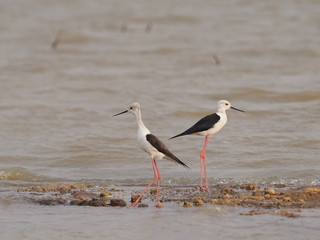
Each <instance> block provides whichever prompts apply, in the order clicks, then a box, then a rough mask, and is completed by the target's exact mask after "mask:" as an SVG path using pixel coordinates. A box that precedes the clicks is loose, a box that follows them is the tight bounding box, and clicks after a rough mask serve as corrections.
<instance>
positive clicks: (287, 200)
mask: <svg viewBox="0 0 320 240" xmlns="http://www.w3.org/2000/svg"><path fill="white" fill-rule="evenodd" d="M283 201H284V202H291V198H290V197H284V198H283Z"/></svg>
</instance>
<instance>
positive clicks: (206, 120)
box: [170, 113, 220, 139]
mask: <svg viewBox="0 0 320 240" xmlns="http://www.w3.org/2000/svg"><path fill="white" fill-rule="evenodd" d="M219 120H220V116H219V115H218V114H216V113H213V114H210V115H208V116H205V117H203V118H201V119H200V120H199V121H198V122H196V123H195V124H194V125H193V126H192V127H191V128H189V129H187V130H186V131H184V132H182V133H180V134H178V135H176V136H174V137H172V138H176V137H181V136H184V135H189V134H194V133H198V132H202V131H206V130H208V129H210V128H212V127H213V126H214V125H215V124H216V123H217V122H218V121H219ZM172 138H170V139H172Z"/></svg>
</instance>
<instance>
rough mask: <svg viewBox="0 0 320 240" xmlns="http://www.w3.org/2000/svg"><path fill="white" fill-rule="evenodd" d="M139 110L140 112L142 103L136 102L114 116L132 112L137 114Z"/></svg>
mask: <svg viewBox="0 0 320 240" xmlns="http://www.w3.org/2000/svg"><path fill="white" fill-rule="evenodd" d="M139 112H140V104H139V103H137V102H135V103H132V104H130V105H129V107H128V109H127V110H125V111H123V112H120V113H117V114H115V115H113V116H114V117H115V116H118V115H121V114H123V113H132V114H134V115H136V116H137V115H138V114H139Z"/></svg>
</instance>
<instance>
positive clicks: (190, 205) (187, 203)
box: [183, 202, 193, 208]
mask: <svg viewBox="0 0 320 240" xmlns="http://www.w3.org/2000/svg"><path fill="white" fill-rule="evenodd" d="M183 207H185V208H187V207H193V204H192V203H191V202H184V203H183Z"/></svg>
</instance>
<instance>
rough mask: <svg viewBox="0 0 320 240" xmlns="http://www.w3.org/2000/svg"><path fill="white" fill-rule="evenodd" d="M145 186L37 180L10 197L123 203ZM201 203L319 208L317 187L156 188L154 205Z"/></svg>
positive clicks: (260, 210)
mask: <svg viewBox="0 0 320 240" xmlns="http://www.w3.org/2000/svg"><path fill="white" fill-rule="evenodd" d="M144 187H145V186H122V185H121V186H117V185H108V186H93V185H91V184H38V185H32V186H27V187H15V188H13V189H12V191H11V198H14V199H15V200H21V199H22V200H23V201H27V202H29V203H33V204H40V205H65V206H92V207H125V206H129V205H130V204H131V202H132V201H133V200H134V199H135V198H136V197H137V196H138V195H139V194H140V193H141V191H142V190H143V189H144ZM155 192H156V191H155V188H151V189H150V190H149V191H148V192H147V193H146V194H145V196H144V197H143V199H142V202H141V203H140V204H138V205H137V207H154V204H153V200H154V195H155ZM169 204H170V206H175V207H177V208H181V207H184V208H189V207H201V206H205V205H210V204H211V205H217V206H231V207H244V208H247V209H248V210H249V212H248V213H243V214H241V215H258V214H268V213H275V212H277V211H278V212H279V214H280V215H284V216H287V217H299V216H300V215H299V214H297V213H298V212H299V211H302V210H303V209H311V208H313V209H317V208H320V187H319V186H310V185H308V186H300V187H292V186H285V185H283V184H276V185H269V186H259V185H254V184H241V185H215V186H211V188H210V189H209V190H208V191H200V190H199V188H198V187H196V186H163V187H161V188H160V192H159V203H158V204H157V205H156V206H155V207H158V208H162V207H166V205H169Z"/></svg>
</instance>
